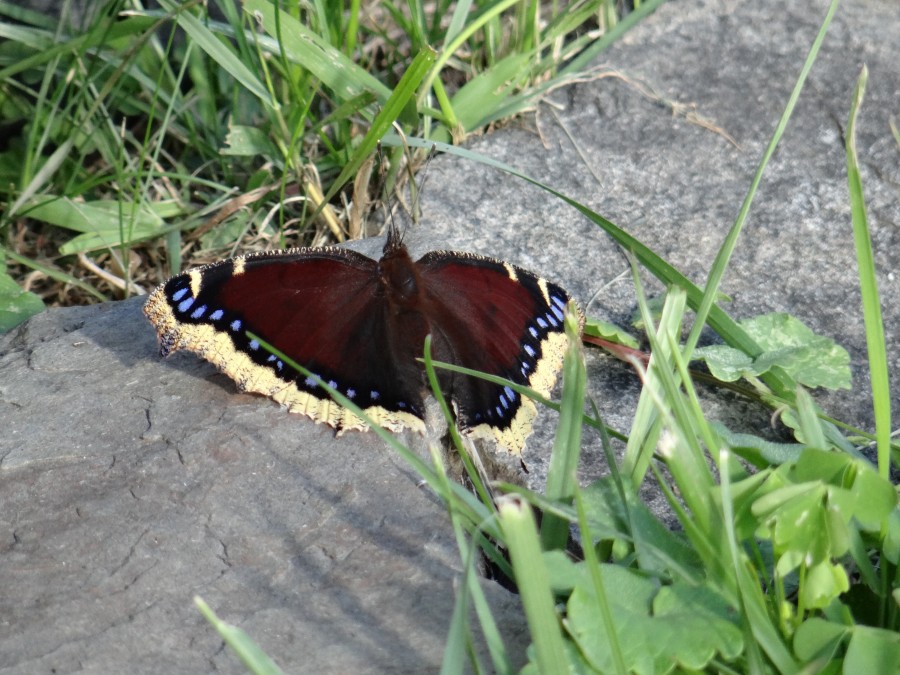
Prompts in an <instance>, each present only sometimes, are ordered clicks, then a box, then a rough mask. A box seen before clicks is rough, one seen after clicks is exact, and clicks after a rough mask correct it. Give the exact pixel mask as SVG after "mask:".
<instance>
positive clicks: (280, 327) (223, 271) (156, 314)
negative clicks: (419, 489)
mask: <svg viewBox="0 0 900 675" xmlns="http://www.w3.org/2000/svg"><path fill="white" fill-rule="evenodd" d="M376 275H377V263H376V262H375V261H374V260H372V259H370V258H366V257H365V256H362V255H360V254H357V253H355V252H353V251H348V250H344V249H339V248H329V249H294V250H290V251H276V252H274V253H265V254H252V255H248V256H243V257H239V258H233V259H230V260H224V261H221V262H217V263H214V264H211V265H207V266H206V267H202V268H199V269H196V270H192V271H189V272H186V273H184V274H181V275H179V276H176V277H173V278H172V279H170V280H169V281H167V282H166V283H165V284H163V285H162V286H160V287H159V288H157V289H156V291H154V293H153V294H152V295H151V296H150V299H149V300H148V301H147V304H146V306H145V308H144V312H145V314H147V316H148V318H149V319H150V320H151V322H152V323H153V324H154V325H155V326H156V329H157V332H158V334H159V341H160V351H161V353H162V354H163V355H167V354H168V353H170V352H172V351H175V350H177V349H187V350H189V351H192V352H195V353H197V354H199V355H200V356H202V357H203V358H205V359H206V360H208V361H210V362H212V363H213V364H215V365H216V366H217V367H218V368H219V369H220V370H222V371H223V372H225V373H226V374H228V375H229V376H230V377H231V378H232V379H234V380H235V381H236V382H237V384H238V386H239V387H240V388H241V389H243V390H246V391H253V392H257V393H261V394H264V395H267V396H271V397H272V398H274V399H275V400H277V401H279V402H280V403H282V404H284V405H286V406H288V407H289V408H290V409H291V411H293V412H301V413H304V414H306V415H308V416H310V417H312V418H313V419H315V420H317V421H321V422H326V423H328V424H330V425H332V426H334V427H335V428H337V429H346V428H351V429H356V428H364V426H365V425H364V424H363V423H362V422H361V420H359V418H357V417H356V416H355V415H352V413H350V412H349V410H346V409H344V408H342V407H340V406H338V405H337V404H336V403H334V402H333V401H331V400H330V398H329V397H328V395H327V393H326V392H325V391H324V389H322V388H321V387H320V386H319V385H318V384H317V383H316V381H315V380H314V379H312V378H309V377H307V376H306V375H304V374H302V373H299V372H297V371H296V370H294V369H293V368H292V367H291V366H290V365H288V364H287V363H284V362H282V360H281V359H279V358H277V357H275V356H273V355H271V354H270V353H269V352H267V351H266V350H265V349H263V348H262V347H261V346H260V345H259V343H258V342H256V340H254V339H251V338H250V337H248V336H247V334H246V332H247V331H250V332H252V333H254V334H256V335H258V336H259V337H260V338H262V339H263V340H265V341H266V342H268V343H269V344H271V345H272V346H274V347H275V348H277V349H278V350H279V351H281V352H283V353H284V354H285V355H287V356H288V357H290V358H291V359H293V360H294V361H296V362H297V363H298V364H300V365H302V366H304V367H306V368H307V369H309V370H310V371H312V372H313V373H315V374H316V375H318V376H319V377H320V378H321V379H322V380H323V381H325V382H327V383H329V384H330V385H331V386H332V387H334V388H335V389H337V390H338V391H340V392H341V393H342V394H344V395H345V396H347V397H348V398H350V399H352V400H353V401H354V402H355V403H356V404H357V405H359V406H360V407H361V408H363V409H364V410H366V411H367V413H368V414H370V415H371V416H373V417H375V419H376V421H378V422H379V424H381V425H382V426H385V427H387V428H391V429H395V430H399V429H401V428H403V427H414V428H417V429H422V428H423V427H424V425H423V424H422V421H421V418H422V417H423V404H422V397H421V386H422V385H421V376H420V375H419V373H418V372H417V371H416V370H415V367H414V366H413V367H412V373H410V365H409V364H408V363H406V362H405V361H408V358H409V357H408V356H404V355H402V354H397V353H396V350H395V347H394V346H393V345H394V343H395V341H394V340H393V339H392V336H391V335H389V328H388V326H387V317H386V311H387V310H386V305H385V303H384V301H383V299H382V298H380V297H379V294H378V292H377V287H378V286H377V283H376V282H377V276H376Z"/></svg>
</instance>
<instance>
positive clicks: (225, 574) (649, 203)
mask: <svg viewBox="0 0 900 675" xmlns="http://www.w3.org/2000/svg"><path fill="white" fill-rule="evenodd" d="M825 10H826V3H825V2H813V1H812V0H800V1H798V2H794V3H789V4H787V5H785V4H784V3H778V2H774V0H763V1H762V2H756V3H746V2H736V1H733V0H721V1H715V2H714V1H712V0H709V1H705V0H685V1H683V2H673V3H670V4H667V5H665V6H663V7H662V8H661V9H660V10H659V11H658V12H657V13H656V14H655V15H654V16H652V17H650V18H649V19H648V20H646V21H645V22H644V23H642V24H641V25H639V26H638V28H637V29H635V30H634V31H632V32H631V33H629V34H627V35H626V37H625V39H624V40H623V41H621V42H620V43H618V44H616V45H615V46H614V47H613V48H612V49H610V50H609V51H608V52H606V53H605V54H604V55H603V57H602V61H601V62H600V63H601V64H602V67H603V68H604V70H602V71H600V73H601V74H605V75H606V76H605V77H598V79H596V80H594V81H592V82H588V83H585V84H582V85H578V86H576V87H573V88H569V89H566V90H563V91H559V92H556V93H555V94H554V95H553V96H552V99H553V101H555V103H556V104H557V106H556V107H551V106H550V105H546V104H545V105H542V106H540V107H539V109H538V115H537V117H536V120H537V123H538V126H539V129H540V134H537V133H535V132H534V130H533V129H528V130H525V129H517V128H508V129H505V130H502V131H500V132H497V133H493V134H491V135H489V136H487V137H485V138H482V139H478V140H476V141H475V142H473V143H472V144H471V145H470V147H471V148H472V149H474V150H476V151H477V152H480V153H482V154H485V155H487V156H490V157H492V158H494V159H498V160H500V161H503V162H507V163H510V164H513V165H515V166H516V167H518V168H519V169H521V170H523V171H524V172H525V173H527V174H529V175H531V176H533V177H535V178H537V179H539V180H542V181H544V182H546V183H548V184H550V185H552V186H554V187H555V188H557V189H560V190H561V191H563V192H565V193H566V194H568V195H570V196H572V197H574V198H576V199H579V200H580V201H582V202H584V203H586V204H587V205H589V206H590V207H591V208H593V209H594V210H596V211H598V212H599V213H601V214H602V215H604V216H605V217H607V218H609V219H610V220H612V221H613V222H615V223H617V224H619V225H620V226H623V227H625V228H626V229H627V230H629V231H630V232H632V233H633V234H634V235H636V236H637V237H639V238H640V239H641V240H642V241H644V242H645V243H646V244H647V245H649V246H650V247H651V248H653V249H655V250H656V251H658V252H660V253H661V254H663V255H664V256H665V257H666V258H667V259H668V260H669V261H670V262H671V263H673V264H674V265H675V266H676V267H678V268H679V269H681V270H682V271H683V272H685V273H686V274H688V276H689V277H690V278H691V279H693V280H694V281H695V282H697V283H702V282H703V280H704V279H705V276H706V274H707V272H708V269H709V267H710V265H711V262H712V260H713V258H714V257H715V254H716V251H717V249H718V247H719V246H720V245H721V242H722V240H723V238H724V236H725V233H726V232H727V229H728V227H729V226H730V225H731V223H732V222H733V220H734V218H735V216H736V214H737V212H738V209H739V207H740V204H741V201H742V200H743V198H744V195H745V194H746V192H747V189H748V186H749V184H750V180H751V178H752V176H753V172H754V170H755V167H756V163H757V162H758V160H759V157H760V156H761V154H762V151H763V149H764V147H765V145H766V143H767V142H768V139H769V136H770V134H771V133H772V130H773V129H774V126H775V123H776V121H777V119H778V116H779V115H780V113H781V110H782V109H783V107H784V105H785V103H786V101H787V98H788V95H789V93H790V90H791V88H792V86H793V83H794V80H795V77H796V75H797V73H798V72H799V70H800V67H801V65H802V63H803V59H804V58H805V55H806V52H807V50H808V48H809V45H810V44H811V42H812V40H813V38H814V36H815V33H816V31H817V29H818V24H819V22H820V20H821V19H822V17H823V16H824V12H825ZM897 44H900V23H898V22H897V20H896V6H895V4H894V3H893V2H891V1H889V0H845V1H844V2H843V3H842V4H841V6H840V8H839V11H838V14H837V17H836V18H835V20H834V23H833V25H832V28H831V31H830V32H829V35H828V37H827V39H826V41H825V44H824V46H823V49H822V53H821V56H820V58H819V61H818V62H817V64H816V66H815V68H814V69H813V71H812V74H811V76H810V80H809V82H808V84H807V87H806V89H805V90H804V92H803V95H802V98H801V101H800V104H799V106H798V108H797V111H796V113H795V115H794V118H793V119H792V120H791V123H790V126H789V128H788V132H787V134H786V135H785V137H784V139H783V142H782V145H781V147H780V148H779V151H778V152H777V153H776V155H775V158H774V160H773V162H772V164H771V165H770V167H769V169H768V171H767V173H766V175H765V177H764V179H763V183H762V186H761V190H760V193H759V194H758V196H757V199H756V202H755V204H754V208H753V210H752V211H751V215H750V219H749V221H748V223H747V228H746V230H745V232H744V234H743V235H742V239H741V243H740V245H739V247H738V249H737V251H736V254H735V257H734V261H733V263H732V265H731V267H730V269H729V273H728V275H727V277H726V279H725V285H724V287H723V289H722V290H723V291H725V292H726V293H728V294H730V295H731V297H732V298H733V301H732V302H731V303H730V304H729V305H728V306H727V310H728V311H729V312H730V313H731V314H732V315H733V316H735V317H737V318H745V317H749V316H753V315H756V314H760V313H764V312H772V311H786V312H789V313H791V314H794V315H795V316H798V317H799V318H801V319H802V320H803V321H805V322H806V323H807V324H808V325H810V326H811V327H812V328H813V329H814V330H816V331H817V332H819V333H822V334H825V335H829V336H831V337H833V338H835V339H836V340H837V341H838V342H839V343H841V344H843V345H844V346H845V347H847V349H848V350H849V351H850V354H851V356H852V365H853V372H854V389H853V390H852V391H849V392H840V393H837V394H828V395H822V396H819V400H820V402H821V403H822V404H823V405H824V407H825V408H826V410H828V411H829V412H831V413H832V414H833V415H835V416H836V417H838V418H839V419H842V420H844V421H846V422H849V423H851V424H857V425H860V426H862V427H864V428H869V427H870V425H871V420H872V416H871V412H870V402H869V398H870V397H869V395H868V393H867V387H868V377H867V372H866V368H865V337H864V332H863V326H862V319H861V311H860V308H859V304H860V301H859V292H858V284H857V280H856V264H855V255H854V252H853V240H852V232H851V229H850V217H849V201H848V196H847V181H846V175H845V161H844V149H843V145H842V131H843V128H844V125H845V123H846V119H847V113H848V110H849V105H850V97H851V95H852V92H853V88H854V85H855V81H856V77H857V75H858V73H859V69H860V67H861V64H862V62H863V61H865V62H867V63H868V66H869V73H870V74H869V89H868V92H867V96H866V101H865V103H864V107H863V110H862V116H861V118H860V128H859V139H858V146H859V153H860V159H861V162H862V171H863V180H864V184H865V190H866V197H867V200H868V207H869V216H870V219H871V228H872V238H873V246H874V248H875V256H876V262H877V265H878V269H879V283H880V289H881V293H882V297H883V298H885V302H884V309H885V324H886V331H887V334H888V354H889V359H890V367H891V369H892V372H893V373H894V374H895V375H896V374H897V373H900V317H898V313H897V312H896V310H895V309H894V307H893V306H892V305H891V304H890V300H891V299H892V298H894V297H897V296H898V295H900V280H898V278H897V274H896V273H895V270H896V269H897V268H898V262H900V260H898V259H900V242H898V227H900V199H898V189H900V188H898V186H900V151H898V145H897V143H896V142H895V141H894V139H893V138H892V137H891V133H890V128H889V126H888V119H889V116H890V114H891V113H892V112H894V113H896V102H897V96H898V92H900V72H898V70H897V68H896V62H897V59H896V55H897V54H896V45H897ZM647 92H655V93H654V94H652V95H650V96H648V95H647ZM672 102H675V103H677V104H679V105H684V106H689V109H690V110H692V111H693V112H695V113H696V114H697V115H698V116H700V117H702V118H703V119H705V120H708V121H709V122H710V123H711V125H712V126H714V127H716V128H718V129H720V130H722V132H725V133H727V134H728V135H730V137H731V138H733V139H734V140H735V141H736V142H737V145H734V144H732V143H731V142H729V140H728V138H727V137H726V136H725V135H724V134H723V133H718V132H716V131H715V130H713V129H710V128H709V126H704V125H702V124H697V123H695V122H693V121H690V120H688V119H686V118H685V117H684V116H683V115H673V114H672V108H671V105H670V104H671V103H672ZM679 110H680V108H679ZM576 148H577V150H576ZM424 214H425V218H424V221H423V223H422V225H421V226H419V227H417V228H415V229H414V230H412V231H411V232H410V242H411V247H412V248H414V249H415V248H419V249H420V250H421V249H425V248H433V247H435V246H434V243H435V242H439V247H441V248H455V249H460V250H470V251H474V252H478V253H482V254H485V255H491V256H494V257H500V258H504V259H508V260H510V261H511V262H515V263H516V264H519V265H521V266H523V267H526V268H529V269H532V270H534V271H536V272H540V273H542V274H543V275H545V276H547V277H549V278H552V279H553V280H555V281H558V282H559V283H561V284H562V285H563V286H565V287H566V288H568V289H569V291H570V292H572V293H573V295H574V296H575V297H576V298H578V299H579V300H580V301H581V303H582V305H585V304H586V305H587V310H588V313H591V314H595V315H599V316H601V317H603V318H608V319H612V320H614V321H618V322H620V323H624V322H625V319H626V317H627V315H628V314H629V313H630V312H631V310H632V309H633V307H634V297H633V294H632V291H631V284H630V281H628V280H624V281H620V280H617V278H618V275H619V274H620V273H622V272H623V271H625V270H626V263H625V261H624V259H623V258H622V256H621V255H620V253H619V252H618V251H617V250H616V248H615V247H614V246H613V245H612V244H611V243H610V241H609V240H608V239H607V238H606V237H605V236H604V235H603V234H602V233H601V232H600V231H598V230H597V229H596V228H595V227H594V226H593V225H591V224H589V223H587V222H586V221H585V220H584V219H583V218H582V217H581V216H579V215H578V214H577V213H576V212H575V211H573V210H572V209H570V208H569V207H567V206H565V205H564V204H562V203H561V202H559V201H558V200H556V199H554V198H553V197H551V196H550V195H548V194H546V193H544V192H541V191H539V190H537V189H535V188H533V187H531V186H527V185H524V184H523V183H522V182H521V181H520V180H518V179H515V178H512V177H509V176H506V175H503V174H501V173H499V172H497V171H495V170H492V169H489V168H486V167H483V166H481V165H479V164H475V163H472V162H463V161H461V160H458V159H455V158H438V159H436V160H435V161H434V162H433V163H432V166H431V168H430V169H429V178H428V183H427V188H426V191H425V198H424ZM374 248H375V250H377V245H376V246H374ZM595 296H596V298H595ZM139 308H140V301H135V300H132V301H126V302H124V303H110V304H107V305H103V306H96V307H86V308H71V309H63V310H53V311H50V312H47V313H45V314H42V315H40V316H38V317H35V318H34V319H32V320H31V321H30V322H28V323H27V324H26V325H24V326H22V327H20V328H19V329H17V330H15V331H13V332H11V333H10V334H8V335H5V336H0V429H2V434H0V588H3V589H4V590H3V593H0V673H19V672H29V673H50V672H57V673H63V672H75V671H79V672H85V673H106V672H118V671H122V670H126V669H127V670H128V671H129V672H134V673H142V672H148V673H149V672H154V673H155V672H242V668H241V666H240V664H239V662H238V661H237V659H236V658H235V657H234V655H233V654H231V653H230V652H229V651H228V650H227V649H225V648H223V646H222V643H221V640H220V639H219V638H218V636H217V634H216V633H215V632H214V631H213V630H212V629H211V627H210V626H209V625H207V624H206V622H205V621H204V620H203V619H202V618H201V616H200V615H199V613H198V612H197V611H196V610H195V608H194V607H193V605H192V602H191V598H192V597H193V596H194V595H200V596H202V597H203V598H204V599H205V600H206V601H207V602H208V603H209V604H210V605H211V606H212V607H213V608H214V609H215V610H216V611H217V612H218V613H219V615H220V616H221V617H222V618H224V619H225V620H227V621H229V622H231V623H234V624H237V625H240V626H241V627H242V628H244V629H245V630H246V631H247V632H249V633H250V634H251V635H252V636H253V637H254V638H255V639H256V640H257V641H258V642H259V644H260V645H261V646H262V647H263V648H264V649H265V650H266V651H267V652H268V653H269V654H270V655H272V657H273V658H274V659H275V660H276V662H278V663H279V665H281V666H282V667H283V668H284V669H285V670H286V671H287V672H351V671H352V672H427V671H434V670H436V669H437V668H438V667H439V665H440V659H441V656H442V649H443V644H444V641H445V638H446V631H447V626H448V622H449V617H450V613H451V611H452V606H453V589H454V583H455V582H456V581H457V580H458V575H459V570H460V563H459V560H458V558H457V556H456V551H455V545H454V542H453V538H452V533H451V531H450V528H449V524H448V520H447V518H446V515H445V513H444V511H443V510H442V508H441V506H440V505H439V504H437V503H436V502H435V500H433V499H432V498H431V497H430V495H429V494H428V493H427V492H425V491H424V490H423V489H422V488H419V487H418V486H417V482H416V478H415V476H414V475H412V474H411V472H410V471H409V469H408V468H407V467H406V465H405V464H404V463H403V462H402V460H401V459H400V458H398V457H397V456H396V455H394V454H393V451H391V450H390V449H388V448H386V447H385V446H384V445H383V444H382V443H381V441H380V440H379V439H378V438H377V437H376V436H374V435H373V434H348V435H345V436H343V437H341V438H339V439H335V438H334V437H333V434H332V432H331V431H330V430H329V429H327V428H324V427H322V426H319V425H314V424H312V423H310V422H309V421H308V420H306V419H305V418H301V417H298V416H290V415H287V414H285V413H283V412H281V411H280V410H279V409H278V408H277V407H276V406H275V405H273V404H272V403H270V402H269V401H266V400H265V399H262V398H257V397H252V396H246V395H241V394H238V393H236V392H235V388H234V385H233V384H232V383H231V382H230V381H228V380H227V379H225V378H223V377H222V376H221V375H218V374H217V373H216V372H215V370H214V369H213V368H212V367H210V366H208V365H206V364H204V363H201V362H200V361H198V360H197V359H196V358H194V357H192V356H190V355H177V356H174V357H173V358H171V359H169V360H168V361H166V362H162V361H160V360H159V359H158V358H157V357H156V355H155V354H156V350H155V345H154V336H153V331H152V329H151V328H150V326H149V325H148V324H147V323H146V322H145V320H144V319H143V317H142V316H141V314H140V309H139ZM589 368H590V371H589V381H590V387H591V394H592V396H593V397H594V399H595V401H596V402H597V404H598V406H599V408H600V410H601V413H602V414H603V415H604V416H605V418H606V420H607V422H608V423H610V424H611V425H612V426H614V427H616V428H618V429H620V430H623V431H627V429H628V424H629V418H630V411H631V410H632V409H633V403H634V401H635V400H636V397H637V393H638V387H637V384H636V382H635V379H634V377H633V376H632V374H631V373H630V372H629V370H628V368H627V367H626V366H623V365H621V364H619V363H617V362H615V361H613V360H611V359H609V358H607V357H604V356H600V355H598V354H596V353H590V354H589ZM897 391H900V390H897V389H896V388H895V395H894V400H893V404H894V409H895V410H896V409H898V407H900V398H898V395H897V393H896V392H897ZM708 399H709V401H710V404H711V405H712V404H713V403H714V402H715V405H716V408H717V410H719V411H720V412H721V414H722V416H723V417H724V418H726V419H729V420H737V422H738V423H739V424H741V425H742V426H743V427H745V428H748V429H750V430H762V429H764V428H765V426H766V423H767V419H768V413H767V412H766V411H765V410H760V409H757V408H755V407H753V406H750V405H747V404H743V403H741V402H739V401H734V400H731V399H728V398H727V397H726V398H725V403H724V404H723V403H722V400H723V397H722V395H721V393H720V392H710V393H709V395H708ZM550 417H551V416H550V415H543V416H542V419H541V425H540V428H539V429H538V431H537V433H536V434H535V436H533V437H532V439H531V442H530V443H529V449H528V451H527V454H526V457H525V459H526V462H527V463H528V465H529V468H531V469H532V470H533V472H534V473H536V474H540V472H541V471H542V470H544V465H545V463H546V459H547V453H548V449H549V444H550V439H552V419H549V418H550ZM410 440H412V441H415V439H410ZM604 470H605V467H604V463H603V461H602V459H601V453H600V452H599V449H598V448H597V446H596V442H595V440H594V439H592V438H590V437H588V438H586V444H585V467H584V469H583V474H584V479H585V480H588V479H590V478H591V477H594V476H596V475H599V474H601V473H603V472H604ZM484 586H485V588H486V590H487V592H488V596H489V598H490V600H491V602H492V605H493V607H494V609H495V611H496V613H497V617H498V621H499V622H500V625H501V627H502V629H503V630H504V631H505V633H506V635H507V637H508V640H509V647H510V650H511V652H512V653H513V654H515V655H516V659H518V661H519V662H521V660H522V658H523V654H522V652H523V650H524V646H525V645H526V644H527V637H526V633H525V625H524V620H523V619H522V617H521V615H520V612H519V609H518V605H517V601H516V599H515V598H514V597H513V596H511V595H509V594H508V593H507V592H506V591H503V590H502V589H500V588H499V587H497V586H495V585H494V584H491V583H489V582H485V584H484Z"/></svg>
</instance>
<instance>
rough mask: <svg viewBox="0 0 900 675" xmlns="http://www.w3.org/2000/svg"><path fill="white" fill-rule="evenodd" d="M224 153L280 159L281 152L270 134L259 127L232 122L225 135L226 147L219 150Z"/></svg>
mask: <svg viewBox="0 0 900 675" xmlns="http://www.w3.org/2000/svg"><path fill="white" fill-rule="evenodd" d="M219 154H222V155H235V156H242V157H258V156H262V157H267V158H269V159H272V160H276V161H280V160H281V159H282V156H281V153H280V152H278V149H277V148H276V147H275V145H274V144H273V143H272V141H271V140H269V136H268V135H267V134H266V132H265V131H263V130H262V129H260V128H259V127H248V126H246V125H244V124H232V125H231V126H230V127H229V129H228V135H227V136H226V137H225V147H223V148H221V149H220V150H219Z"/></svg>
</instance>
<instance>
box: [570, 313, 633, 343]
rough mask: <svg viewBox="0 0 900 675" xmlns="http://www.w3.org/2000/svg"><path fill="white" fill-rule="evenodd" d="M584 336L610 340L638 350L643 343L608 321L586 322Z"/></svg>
mask: <svg viewBox="0 0 900 675" xmlns="http://www.w3.org/2000/svg"><path fill="white" fill-rule="evenodd" d="M584 334H585V335H592V336H594V337H599V338H603V339H604V340H609V341H610V342H615V343H617V344H620V345H625V346H626V347H631V348H632V349H637V348H638V347H640V346H641V343H640V342H638V340H637V338H635V337H634V336H633V335H632V334H631V333H629V332H628V331H626V330H623V329H622V328H619V327H618V326H617V325H615V324H613V323H609V322H608V321H601V320H600V319H594V318H589V319H586V320H585V322H584Z"/></svg>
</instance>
